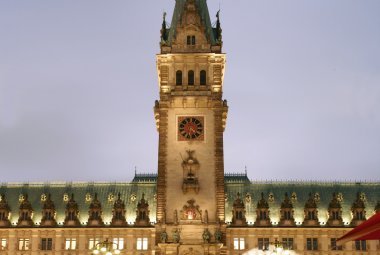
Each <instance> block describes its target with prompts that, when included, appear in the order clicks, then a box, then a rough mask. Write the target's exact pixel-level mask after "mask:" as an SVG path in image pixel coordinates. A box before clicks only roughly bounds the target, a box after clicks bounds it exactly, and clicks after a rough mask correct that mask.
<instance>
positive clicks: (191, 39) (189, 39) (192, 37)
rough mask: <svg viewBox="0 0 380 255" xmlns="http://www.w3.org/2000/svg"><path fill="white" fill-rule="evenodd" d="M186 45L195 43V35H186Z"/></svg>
mask: <svg viewBox="0 0 380 255" xmlns="http://www.w3.org/2000/svg"><path fill="white" fill-rule="evenodd" d="M187 45H195V35H188V36H187Z"/></svg>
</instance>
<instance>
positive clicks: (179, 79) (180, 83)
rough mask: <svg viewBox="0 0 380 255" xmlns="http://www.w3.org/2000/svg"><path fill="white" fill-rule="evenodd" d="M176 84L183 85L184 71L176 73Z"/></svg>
mask: <svg viewBox="0 0 380 255" xmlns="http://www.w3.org/2000/svg"><path fill="white" fill-rule="evenodd" d="M175 84H176V85H182V71H181V70H178V71H177V72H176V73H175Z"/></svg>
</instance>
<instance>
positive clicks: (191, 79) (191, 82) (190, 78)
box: [187, 70, 194, 85]
mask: <svg viewBox="0 0 380 255" xmlns="http://www.w3.org/2000/svg"><path fill="white" fill-rule="evenodd" d="M187 75H188V77H187V79H188V84H189V85H194V71H193V70H190V71H189V72H188V73H187Z"/></svg>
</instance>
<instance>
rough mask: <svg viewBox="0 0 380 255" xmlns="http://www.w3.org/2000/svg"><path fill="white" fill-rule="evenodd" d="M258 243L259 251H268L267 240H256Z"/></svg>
mask: <svg viewBox="0 0 380 255" xmlns="http://www.w3.org/2000/svg"><path fill="white" fill-rule="evenodd" d="M257 241H258V243H259V247H258V248H259V250H262V251H267V250H269V238H259V239H258V240H257Z"/></svg>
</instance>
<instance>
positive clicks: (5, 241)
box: [0, 238, 7, 251]
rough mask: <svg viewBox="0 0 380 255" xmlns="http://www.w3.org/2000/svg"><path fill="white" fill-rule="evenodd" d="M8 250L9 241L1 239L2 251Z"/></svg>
mask: <svg viewBox="0 0 380 255" xmlns="http://www.w3.org/2000/svg"><path fill="white" fill-rule="evenodd" d="M6 249H7V239H5V238H1V239H0V251H4V250H6Z"/></svg>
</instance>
